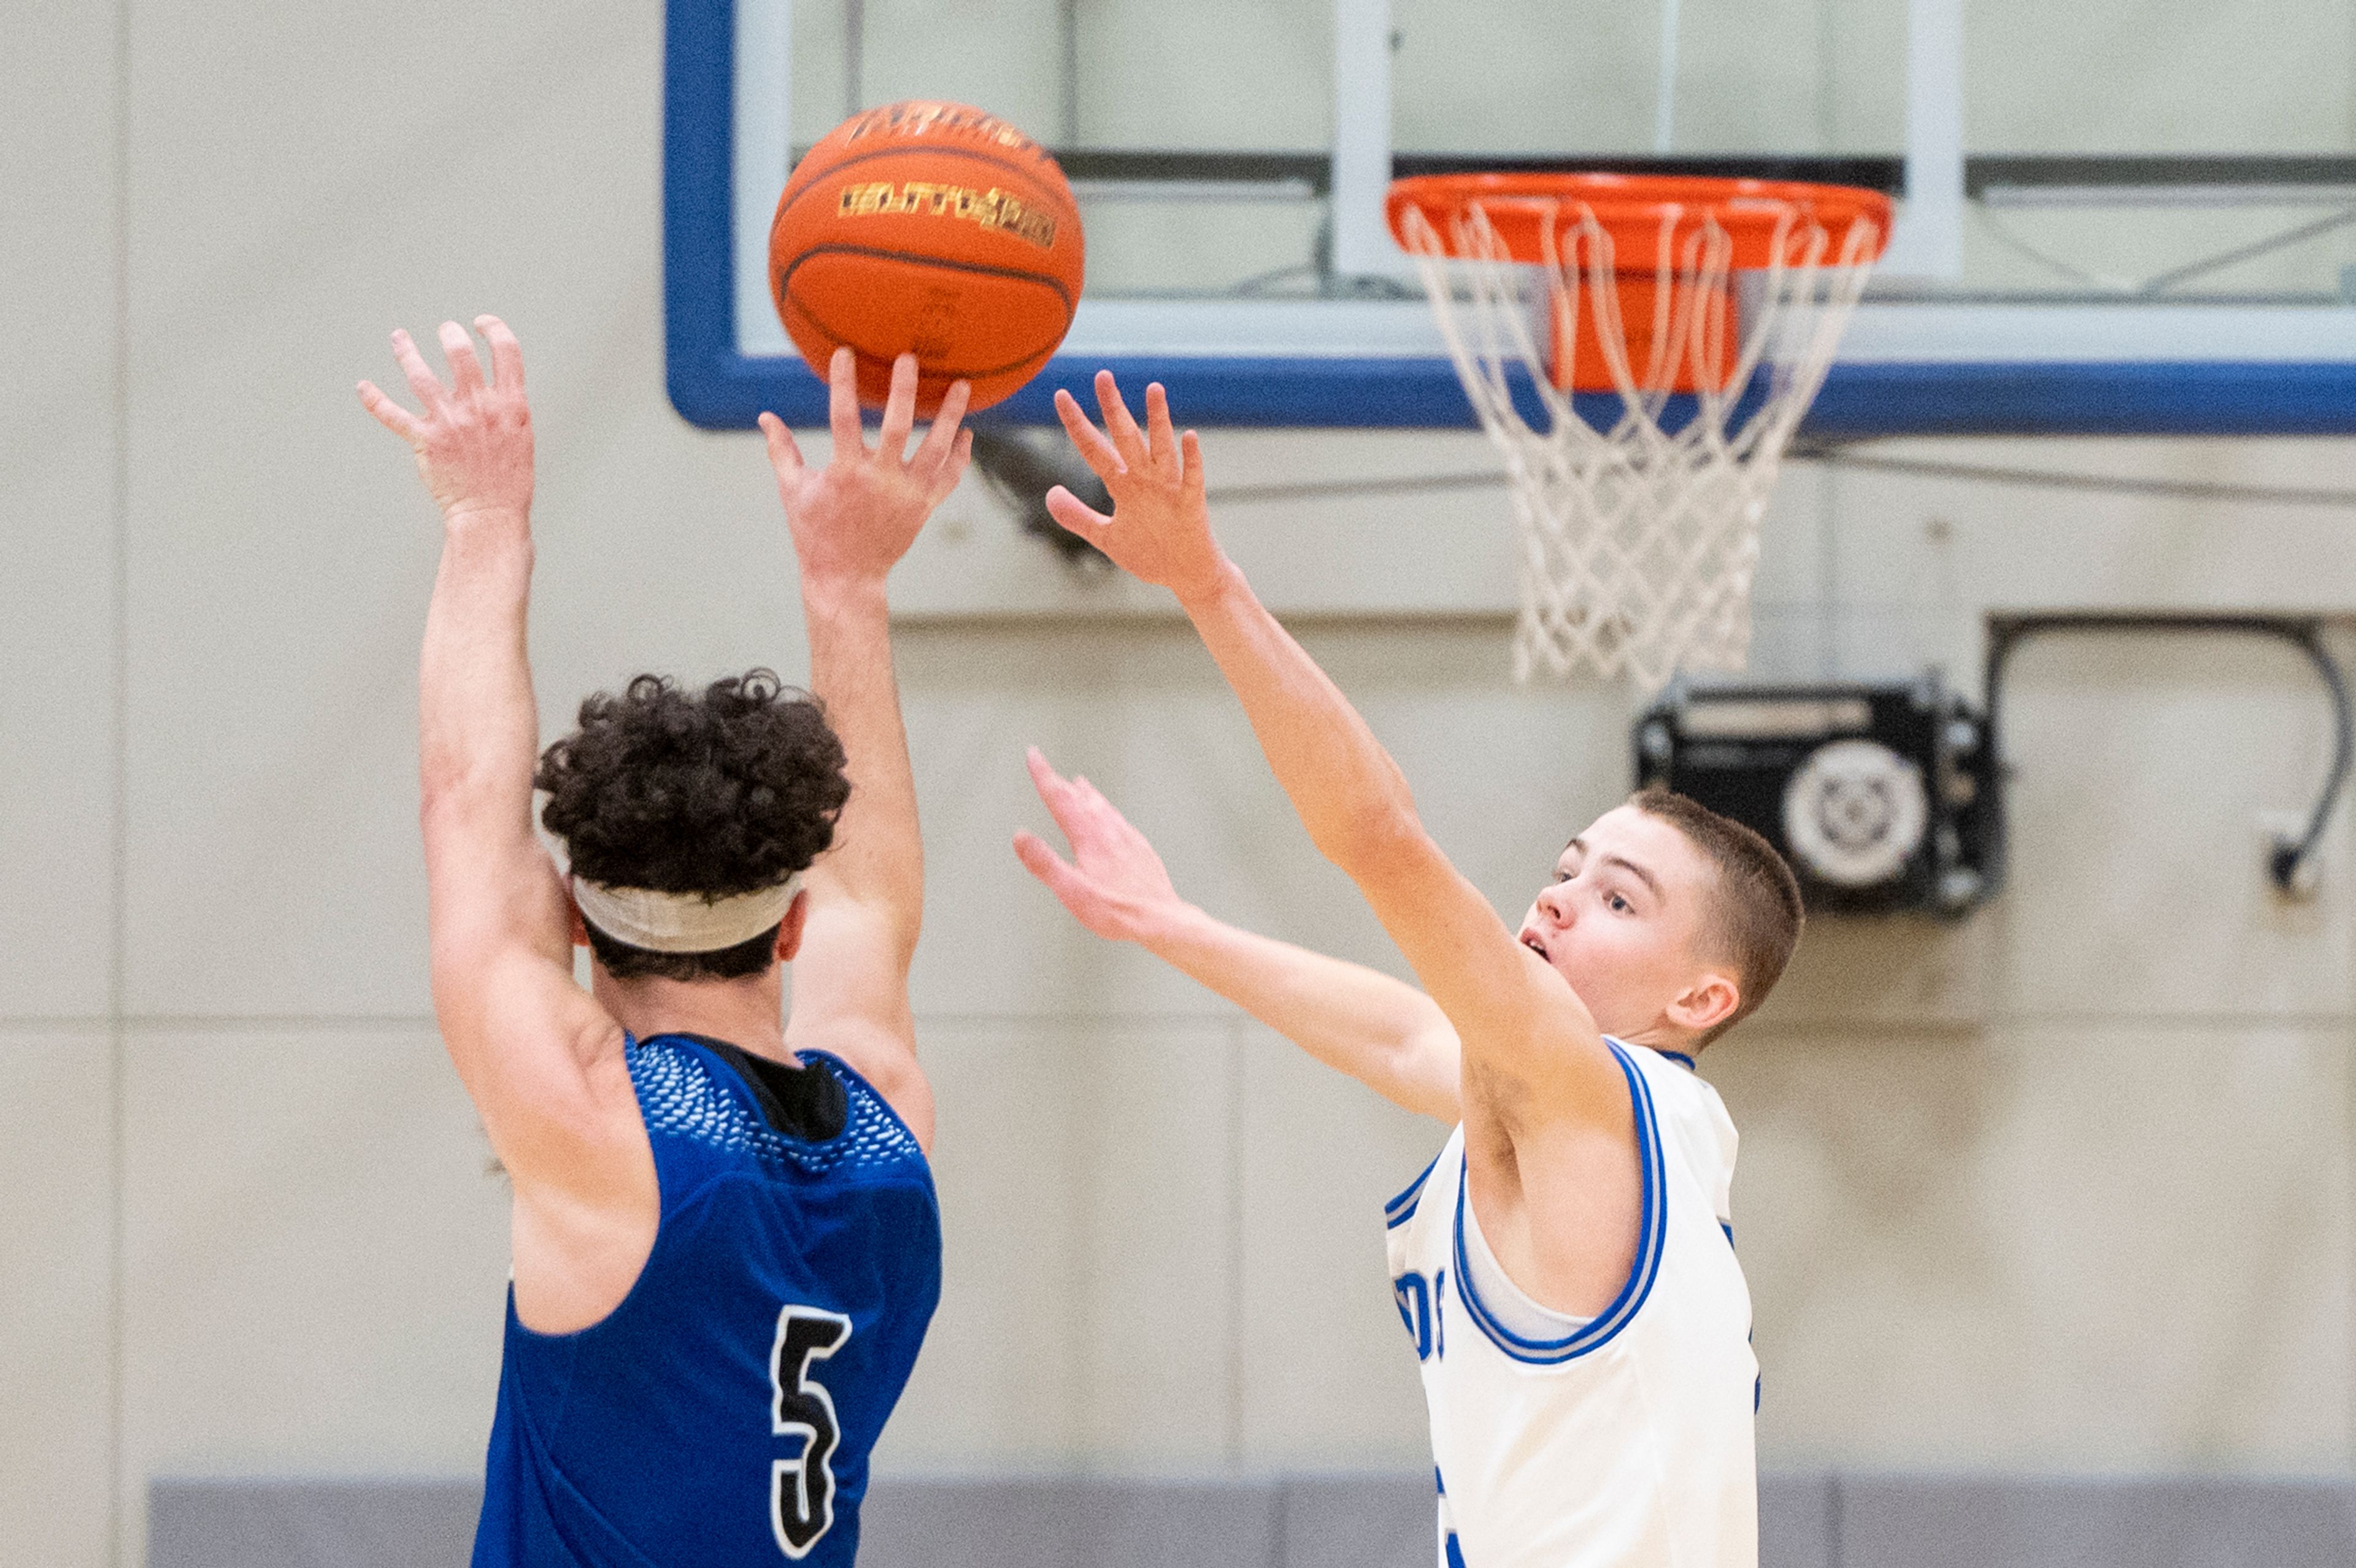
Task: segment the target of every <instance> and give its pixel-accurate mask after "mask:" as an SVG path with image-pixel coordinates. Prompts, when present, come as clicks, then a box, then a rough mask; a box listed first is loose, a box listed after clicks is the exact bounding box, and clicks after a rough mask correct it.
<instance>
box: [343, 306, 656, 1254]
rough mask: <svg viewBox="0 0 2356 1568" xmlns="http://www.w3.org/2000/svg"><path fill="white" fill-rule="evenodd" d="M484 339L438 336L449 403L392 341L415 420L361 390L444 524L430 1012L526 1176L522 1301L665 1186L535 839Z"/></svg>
mask: <svg viewBox="0 0 2356 1568" xmlns="http://www.w3.org/2000/svg"><path fill="white" fill-rule="evenodd" d="M475 325H476V326H477V329H479V330H480V331H481V332H482V334H483V336H484V339H485V341H486V342H487V343H488V344H489V345H490V349H491V367H492V374H491V377H490V379H488V380H487V381H486V379H484V376H483V372H482V368H481V364H480V361H479V360H478V359H477V356H476V352H475V346H474V342H473V340H472V339H471V338H470V337H469V336H467V334H466V329H465V328H463V327H461V326H459V325H457V324H456V323H455V322H444V324H443V326H442V332H441V343H442V351H443V355H444V358H445V359H446V360H447V361H448V364H449V367H450V384H449V385H448V386H446V387H445V386H444V385H443V384H442V383H441V382H440V381H439V380H438V379H436V378H435V377H434V373H433V371H432V370H431V369H430V368H428V367H427V366H426V363H425V361H424V359H423V357H422V356H421V355H420V354H419V353H418V351H417V347H416V346H415V345H414V344H413V343H412V342H411V341H410V339H409V335H408V334H406V333H402V332H396V333H394V334H393V337H392V343H393V353H394V356H395V357H396V358H397V359H398V360H399V361H400V364H401V368H402V371H403V373H404V374H405V375H406V376H407V378H408V381H409V386H410V389H411V391H412V393H414V394H415V396H416V398H417V400H418V402H419V404H420V405H421V411H420V412H418V413H411V412H410V411H407V410H405V409H403V408H402V406H401V405H400V404H398V403H396V402H395V401H393V400H391V398H389V397H387V396H386V395H385V394H384V393H383V392H381V391H380V390H378V389H377V388H376V387H375V386H373V385H372V384H370V383H369V382H366V381H363V382H361V383H360V386H359V392H360V400H361V401H362V402H363V403H364V404H365V405H366V406H367V408H368V410H369V412H370V413H372V414H374V415H375V416H376V418H377V419H378V421H380V422H381V423H382V424H383V425H384V426H385V427H386V428H387V429H389V430H391V431H392V432H394V433H395V434H397V435H399V436H401V437H402V439H403V440H404V441H406V442H408V443H409V445H410V447H411V449H412V452H413V453H415V454H416V458H417V467H418V472H419V474H420V475H421V476H422V477H423V479H424V481H425V486H426V489H427V491H428V492H429V493H430V494H431V495H432V496H433V497H434V502H435V504H436V505H438V506H439V507H441V510H442V520H443V546H442V566H441V570H440V571H439V573H438V574H437V575H436V577H435V579H434V599H433V603H432V605H431V606H430V608H429V609H428V610H427V612H426V617H425V645H424V650H423V656H422V658H421V661H420V666H419V671H418V699H419V701H418V707H419V725H418V730H419V737H418V738H419V769H418V771H419V780H418V782H419V793H420V802H421V804H420V814H419V815H420V821H421V826H422V827H423V833H424V839H425V879H426V894H427V900H428V914H427V919H428V923H429V930H430V939H431V946H432V962H433V979H434V1014H435V1017H436V1019H438V1021H439V1022H440V1025H441V1029H442V1037H443V1040H444V1043H445V1044H446V1045H447V1047H448V1049H449V1051H450V1057H451V1060H452V1061H453V1062H454V1063H455V1065H456V1067H457V1069H458V1075H459V1077H460V1078H461V1079H462V1080H463V1081H464V1082H465V1083H466V1089H467V1092H468V1093H470V1094H471V1095H472V1096H473V1097H474V1101H475V1104H476V1107H477V1109H478V1110H479V1111H480V1112H481V1114H482V1117H483V1124H484V1126H485V1129H486V1130H487V1133H488V1134H489V1136H490V1140H491V1146H492V1147H493V1148H494V1149H495V1150H496V1151H497V1152H498V1157H499V1159H500V1161H501V1162H502V1163H503V1164H504V1165H505V1166H506V1168H507V1169H508V1171H509V1174H510V1175H511V1176H512V1177H513V1178H514V1179H515V1183H516V1193H517V1203H518V1215H519V1235H518V1254H519V1276H518V1283H519V1289H525V1288H528V1287H529V1285H530V1283H531V1282H530V1281H528V1280H527V1279H526V1278H525V1274H526V1272H527V1271H526V1270H525V1269H524V1268H523V1266H522V1264H523V1261H524V1260H525V1259H526V1258H527V1257H528V1256H531V1257H536V1256H538V1255H540V1253H538V1252H537V1251H535V1248H534V1243H533V1236H534V1235H535V1234H537V1235H540V1236H542V1237H543V1238H544V1237H545V1236H546V1235H547V1234H549V1233H551V1232H555V1233H560V1234H570V1233H573V1232H576V1231H577V1230H578V1229H579V1227H578V1226H577V1225H575V1224H574V1221H576V1220H577V1219H578V1218H579V1215H580V1213H581V1212H582V1211H583V1210H584V1208H586V1209H607V1210H610V1209H614V1208H616V1207H619V1208H627V1207H629V1206H630V1205H631V1204H633V1203H635V1202H637V1201H638V1200H641V1199H645V1198H648V1197H649V1196H650V1195H651V1193H652V1179H653V1169H652V1166H651V1164H650V1163H649V1162H648V1158H647V1155H646V1148H645V1138H644V1136H643V1134H642V1133H639V1132H638V1131H637V1110H636V1102H635V1097H634V1096H633V1094H632V1092H631V1089H630V1084H629V1079H628V1073H627V1071H626V1067H625V1066H624V1063H623V1060H622V1032H621V1030H620V1029H619V1028H618V1027H617V1026H616V1024H615V1023H614V1021H613V1019H610V1018H609V1017H607V1016H606V1014H605V1010H604V1009H603V1008H600V1007H599V1006H598V1005H597V1004H596V1002H595V1001H594V999H593V998H591V997H589V996H588V995H587V994H586V993H585V992H584V991H582V990H581V989H580V987H577V986H575V985H574V984H573V944H572V906H571V903H570V901H568V900H567V898H566V897H565V893H564V890H563V886H562V883H561V882H560V881H559V880H558V878H557V875H556V871H555V868H554V867H553V866H552V865H551V864H550V863H549V859H548V856H547V854H546V853H545V852H544V851H543V850H542V849H541V847H540V844H539V842H538V840H537V839H536V838H535V837H533V835H532V830H531V776H532V766H533V763H534V762H535V761H536V760H537V757H538V754H539V744H540V742H539V718H538V711H537V709H535V707H534V705H533V702H532V692H531V671H530V667H529V665H528V663H527V661H526V657H525V649H524V625H525V610H526V605H527V603H528V601H529V598H530V587H531V565H532V544H531V490H532V436H531V411H530V405H529V403H528V402H527V400H526V398H525V394H524V384H523V353H522V350H521V348H520V347H518V345H517V343H516V339H515V335H514V334H513V333H511V332H509V330H508V328H507V326H506V325H505V324H504V323H502V322H500V321H499V320H498V319H497V318H496V317H493V316H477V318H476V321H475ZM593 1228H594V1227H593ZM574 1239H576V1240H577V1239H578V1237H577V1235H576V1236H575V1238H574ZM562 1244H563V1243H562V1241H561V1240H560V1242H559V1245H560V1247H561V1246H562Z"/></svg>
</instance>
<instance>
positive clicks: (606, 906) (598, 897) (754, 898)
mask: <svg viewBox="0 0 2356 1568" xmlns="http://www.w3.org/2000/svg"><path fill="white" fill-rule="evenodd" d="M801 885H802V879H801V875H800V873H798V872H797V873H796V874H794V875H793V876H790V877H787V879H786V880H784V881H782V882H779V883H778V884H777V885H776V887H773V888H755V889H754V890H753V891H751V892H749V893H738V894H736V895H735V896H734V897H733V898H724V899H708V898H705V897H704V896H703V895H702V894H701V893H659V892H657V891H655V890H654V889H652V888H609V887H607V886H605V884H604V883H603V882H593V881H590V880H587V879H586V878H584V877H574V878H573V901H574V902H575V903H578V904H579V905H580V906H581V915H582V918H583V919H584V920H586V921H587V922H588V923H590V924H592V925H594V926H595V927H596V928H597V929H598V930H600V931H602V932H604V933H605V934H606V935H608V936H610V937H612V938H613V939H614V940H615V941H616V942H620V943H626V944H628V945H630V946H632V947H643V948H645V949H646V950H647V951H648V952H649V953H717V952H719V951H720V950H721V949H722V948H723V947H734V946H736V945H737V944H739V943H744V942H750V941H752V940H753V938H755V937H756V936H758V935H760V934H761V933H763V932H765V931H766V930H768V929H769V928H770V927H771V926H773V925H776V923H778V922H779V921H782V920H784V919H785V918H786V911H787V909H789V908H790V907H792V905H793V901H794V894H795V893H796V892H798V891H800V889H801Z"/></svg>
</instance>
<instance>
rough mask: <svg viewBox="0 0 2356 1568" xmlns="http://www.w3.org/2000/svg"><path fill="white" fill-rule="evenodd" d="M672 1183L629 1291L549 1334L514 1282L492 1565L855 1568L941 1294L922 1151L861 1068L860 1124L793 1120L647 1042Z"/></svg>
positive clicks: (717, 1067)
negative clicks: (895, 1422)
mask: <svg viewBox="0 0 2356 1568" xmlns="http://www.w3.org/2000/svg"><path fill="white" fill-rule="evenodd" d="M627 1050H628V1061H629V1068H630V1079H631V1082H632V1083H634V1084H635V1085H636V1086H637V1095H638V1108H639V1111H640V1113H641V1114H642V1115H644V1116H645V1118H646V1125H647V1136H648V1140H649V1141H650V1142H651V1143H652V1144H653V1146H654V1157H655V1173H656V1177H657V1179H658V1180H659V1182H660V1184H661V1189H662V1221H661V1225H660V1228H659V1231H658V1232H657V1233H656V1236H655V1244H654V1251H653V1253H651V1254H650V1255H649V1256H648V1259H647V1263H646V1267H645V1269H644V1270H643V1271H642V1272H641V1273H640V1274H639V1275H638V1279H637V1284H635V1285H632V1286H631V1289H630V1293H629V1295H628V1296H626V1297H625V1298H624V1300H623V1302H622V1304H621V1305H620V1306H619V1307H616V1308H615V1309H614V1311H613V1312H612V1313H611V1314H610V1315H609V1316H608V1317H605V1319H604V1321H602V1322H599V1323H597V1324H595V1325H594V1326H592V1327H591V1328H584V1329H583V1330H581V1331H580V1332H578V1333H575V1334H563V1335H548V1334H538V1333H534V1332H533V1331H532V1330H530V1329H529V1328H525V1327H524V1326H523V1325H522V1323H521V1322H519V1320H518V1319H517V1317H516V1314H515V1295H514V1291H513V1289H512V1288H510V1289H509V1296H508V1321H507V1347H506V1352H505V1357H504V1360H503V1362H502V1365H501V1367H500V1371H499V1403H498V1416H497V1418H496V1419H495V1420H494V1421H493V1423H492V1426H491V1444H490V1459H489V1465H488V1467H487V1477H486V1481H485V1487H484V1494H483V1516H482V1521H481V1524H480V1525H479V1527H478V1528H477V1532H476V1536H475V1558H474V1564H475V1568H669V1565H671V1564H679V1565H682V1568H684V1565H686V1564H694V1565H695V1568H753V1565H755V1564H762V1565H766V1568H778V1565H781V1564H785V1563H806V1564H809V1565H810V1568H841V1565H844V1564H848V1563H850V1562H851V1559H852V1557H853V1555H854V1554H855V1553H856V1552H857V1551H858V1547H859V1504H860V1499H861V1498H862V1497H863V1496H864V1495H865V1493H866V1490H867V1456H868V1452H869V1450H870V1449H872V1448H873V1446H874V1444H875V1439H876V1437H877V1435H879V1434H881V1432H882V1431H883V1420H884V1417H885V1416H887V1415H889V1414H890V1413H891V1410H892V1406H893V1403H894V1402H895V1401H896V1400H897V1399H898V1398H899V1397H900V1390H901V1388H902V1386H903V1385H904V1384H905V1383H906V1381H908V1372H909V1371H910V1369H911V1368H912V1367H913V1366H914V1365H915V1364H916V1349H917V1347H918V1345H919V1344H920V1343H921V1342H922V1341H923V1339H924V1335H925V1326H926V1323H927V1322H928V1321H929V1320H930V1319H931V1317H932V1315H933V1307H934V1304H935V1303H936V1302H937V1300H938V1299H939V1296H940V1277H941V1275H940V1258H941V1234H940V1211H939V1209H938V1207H937V1204H936V1202H935V1200H934V1196H933V1180H932V1174H931V1171H930V1169H929V1168H928V1167H927V1166H926V1163H925V1157H924V1153H923V1151H922V1150H921V1149H919V1148H918V1147H917V1146H916V1138H915V1137H914V1136H912V1135H911V1134H910V1133H909V1131H908V1129H907V1128H906V1127H905V1126H904V1125H901V1122H900V1119H899V1118H898V1117H897V1116H895V1115H893V1113H892V1110H891V1107H890V1106H888V1105H886V1104H884V1103H883V1097H882V1096H881V1095H879V1094H877V1093H875V1091H874V1090H873V1089H872V1088H870V1087H868V1085H867V1083H866V1082H865V1080H863V1079H862V1078H861V1077H860V1076H859V1074H858V1073H856V1072H852V1071H851V1068H850V1066H849V1065H848V1064H846V1063H844V1062H842V1061H839V1060H837V1059H836V1058H834V1057H831V1056H828V1055H825V1054H824V1053H822V1052H818V1051H805V1052H803V1053H802V1060H803V1061H804V1062H805V1063H806V1064H808V1067H809V1070H815V1071H824V1072H830V1073H832V1074H833V1075H834V1076H835V1078H836V1079H838V1080H839V1081H840V1082H841V1084H842V1087H843V1089H844V1091H845V1093H846V1095H847V1098H848V1101H849V1114H848V1117H847V1119H846V1121H845V1123H844V1125H843V1128H842V1130H841V1134H840V1135H839V1136H835V1137H832V1138H829V1139H827V1140H826V1141H824V1142H821V1143H810V1142H806V1141H803V1140H802V1139H799V1138H796V1137H792V1136H787V1135H784V1134H781V1133H779V1132H777V1131H776V1130H775V1129H773V1128H772V1127H771V1126H770V1125H769V1123H768V1121H767V1120H766V1119H765V1118H764V1116H763V1115H762V1114H761V1111H760V1108H759V1104H758V1103H757V1101H756V1100H755V1096H754V1093H753V1092H752V1091H751V1089H750V1088H749V1087H748V1085H747V1084H746V1083H744V1080H743V1079H742V1078H740V1077H738V1076H737V1074H736V1073H735V1072H734V1070H732V1069H731V1068H730V1067H729V1066H727V1065H726V1064H725V1063H724V1062H723V1061H722V1059H721V1058H720V1057H719V1056H718V1055H717V1054H716V1053H714V1052H713V1051H709V1050H707V1049H706V1048H705V1047H703V1046H702V1045H700V1044H698V1043H697V1042H695V1041H694V1040H690V1039H687V1038H685V1037H682V1036H678V1035H663V1036H657V1037H655V1038H653V1039H650V1040H644V1041H637V1040H633V1041H631V1042H630V1043H629V1045H628V1047H627Z"/></svg>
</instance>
